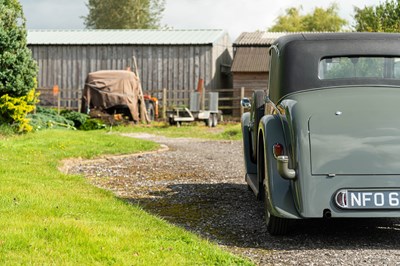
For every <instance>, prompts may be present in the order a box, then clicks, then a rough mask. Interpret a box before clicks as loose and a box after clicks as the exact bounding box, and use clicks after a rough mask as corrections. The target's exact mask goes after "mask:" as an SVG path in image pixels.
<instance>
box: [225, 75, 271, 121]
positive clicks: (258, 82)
mask: <svg viewBox="0 0 400 266" xmlns="http://www.w3.org/2000/svg"><path fill="white" fill-rule="evenodd" d="M268 80H269V72H254V73H252V72H239V73H233V97H234V98H236V99H239V98H240V90H241V88H245V90H244V96H245V97H248V98H251V96H252V94H253V91H255V90H268ZM232 105H233V106H237V107H238V106H240V100H234V101H233V104H232ZM232 115H233V116H235V117H237V116H240V110H239V109H234V111H233V114H232Z"/></svg>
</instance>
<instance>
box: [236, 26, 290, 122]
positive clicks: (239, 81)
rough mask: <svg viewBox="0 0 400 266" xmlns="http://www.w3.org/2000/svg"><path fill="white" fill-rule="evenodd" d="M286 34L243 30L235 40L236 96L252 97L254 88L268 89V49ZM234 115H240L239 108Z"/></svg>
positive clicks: (237, 97)
mask: <svg viewBox="0 0 400 266" xmlns="http://www.w3.org/2000/svg"><path fill="white" fill-rule="evenodd" d="M285 34H286V33H277V32H265V31H257V32H243V33H242V34H240V35H239V37H238V38H237V39H236V40H235V41H234V43H233V52H234V58H233V63H232V68H231V71H232V75H233V93H234V98H236V99H239V98H241V97H243V96H245V97H251V94H252V92H253V91H254V90H268V78H269V53H268V51H269V48H270V47H271V45H272V43H273V42H274V41H275V40H276V39H277V38H279V37H281V36H283V35H285ZM242 94H244V95H242ZM234 105H239V101H238V100H236V103H234ZM233 115H234V116H240V111H239V109H235V110H234V114H233Z"/></svg>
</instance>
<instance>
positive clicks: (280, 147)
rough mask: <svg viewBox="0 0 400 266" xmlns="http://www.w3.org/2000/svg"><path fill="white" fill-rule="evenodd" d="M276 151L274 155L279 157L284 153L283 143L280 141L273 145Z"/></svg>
mask: <svg viewBox="0 0 400 266" xmlns="http://www.w3.org/2000/svg"><path fill="white" fill-rule="evenodd" d="M272 152H273V153H274V157H275V158H277V157H278V156H282V155H283V145H282V144H280V143H276V144H275V145H274V146H273V151H272Z"/></svg>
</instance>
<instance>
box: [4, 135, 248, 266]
mask: <svg viewBox="0 0 400 266" xmlns="http://www.w3.org/2000/svg"><path fill="white" fill-rule="evenodd" d="M156 147H157V145H156V144H154V143H152V142H146V141H142V140H140V141H139V140H135V139H131V138H124V137H120V136H117V135H116V134H107V133H106V132H105V131H91V132H82V131H63V130H47V131H42V132H37V133H34V134H28V135H24V136H16V137H9V138H3V139H0V148H1V151H2V152H1V154H0V180H1V185H0V225H1V230H0V264H1V265H26V264H38V265H43V264H45V265H48V264H53V265H54V264H55V265H111V264H112V265H232V264H233V265H237V264H239V265H243V264H244V265H247V264H250V263H249V262H248V261H245V260H243V259H240V258H238V257H235V256H233V255H231V254H229V253H227V252H224V251H222V250H221V249H219V248H218V247H217V246H216V245H213V244H211V243H209V242H207V241H205V240H202V239H200V238H199V237H197V236H195V235H193V234H191V233H189V232H187V231H185V230H183V229H181V228H178V227H176V226H173V225H171V224H168V223H167V222H165V221H163V220H162V219H159V218H157V217H155V216H152V215H150V214H148V213H146V212H145V211H143V210H141V209H140V207H138V206H132V205H129V204H127V203H125V202H124V201H122V200H119V199H117V198H116V197H114V196H113V195H112V194H111V193H110V192H106V191H103V190H101V189H98V188H95V187H93V186H92V185H90V184H89V183H88V182H87V181H86V180H85V179H84V178H83V177H81V176H73V175H64V174H62V173H60V172H59V171H58V170H57V166H58V165H59V162H60V160H62V159H63V158H69V157H85V158H88V157H89V158H90V157H95V156H98V155H100V154H112V153H118V154H122V153H133V152H139V151H144V150H150V149H155V148H156Z"/></svg>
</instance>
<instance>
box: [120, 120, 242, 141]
mask: <svg viewBox="0 0 400 266" xmlns="http://www.w3.org/2000/svg"><path fill="white" fill-rule="evenodd" d="M113 130H114V131H117V132H133V133H135V132H145V133H150V134H156V135H164V136H167V137H172V138H185V137H186V138H203V139H212V140H241V139H242V131H241V127H240V124H238V123H228V124H219V125H218V126H217V127H213V128H210V127H207V126H205V125H204V123H186V124H183V125H182V126H181V127H177V126H169V125H168V124H166V123H162V122H153V123H152V124H151V125H135V126H133V127H132V126H127V127H123V126H120V127H117V128H115V129H113Z"/></svg>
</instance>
